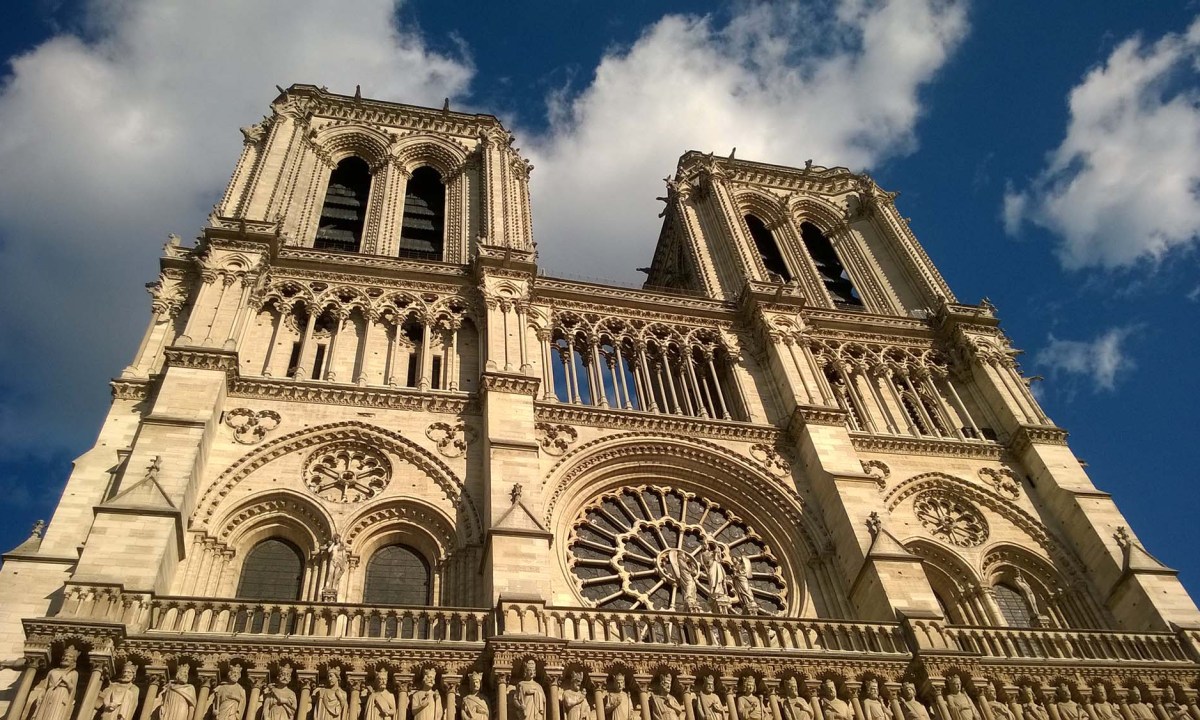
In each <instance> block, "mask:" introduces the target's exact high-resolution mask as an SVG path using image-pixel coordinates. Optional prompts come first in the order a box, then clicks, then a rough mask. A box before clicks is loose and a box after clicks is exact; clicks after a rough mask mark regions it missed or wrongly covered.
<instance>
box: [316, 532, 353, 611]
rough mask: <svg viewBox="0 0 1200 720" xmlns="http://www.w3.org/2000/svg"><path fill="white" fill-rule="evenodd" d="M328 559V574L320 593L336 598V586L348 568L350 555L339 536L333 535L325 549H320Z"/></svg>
mask: <svg viewBox="0 0 1200 720" xmlns="http://www.w3.org/2000/svg"><path fill="white" fill-rule="evenodd" d="M321 549H322V550H324V551H325V553H326V554H327V555H328V557H329V573H328V574H327V575H326V576H325V587H324V589H323V590H322V593H323V594H324V595H326V596H330V597H337V592H338V584H339V583H340V582H341V580H342V576H343V575H345V574H346V568H348V567H350V553H349V551H347V550H346V543H344V542H342V538H341V536H338V535H334V536H333V539H332V540H330V541H329V542H328V543H327V544H326V545H325V547H323V548H321Z"/></svg>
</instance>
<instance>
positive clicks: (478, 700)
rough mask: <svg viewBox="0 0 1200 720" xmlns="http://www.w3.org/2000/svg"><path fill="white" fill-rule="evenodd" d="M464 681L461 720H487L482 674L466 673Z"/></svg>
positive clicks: (487, 711) (487, 713)
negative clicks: (465, 681)
mask: <svg viewBox="0 0 1200 720" xmlns="http://www.w3.org/2000/svg"><path fill="white" fill-rule="evenodd" d="M466 679H467V684H466V687H465V688H463V696H462V720H488V718H489V717H490V716H491V714H492V713H491V710H489V709H488V704H487V700H485V699H484V697H483V673H479V672H473V673H467V678H466ZM368 720H370V719H369V718H368Z"/></svg>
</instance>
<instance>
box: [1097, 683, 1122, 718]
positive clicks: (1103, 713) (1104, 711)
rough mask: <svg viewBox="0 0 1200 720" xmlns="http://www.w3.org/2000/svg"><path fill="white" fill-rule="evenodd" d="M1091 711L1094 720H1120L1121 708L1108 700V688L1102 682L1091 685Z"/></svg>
mask: <svg viewBox="0 0 1200 720" xmlns="http://www.w3.org/2000/svg"><path fill="white" fill-rule="evenodd" d="M1092 712H1094V713H1095V714H1096V720H1122V717H1121V709H1120V708H1119V707H1117V706H1116V705H1115V704H1114V703H1110V702H1109V701H1108V688H1106V687H1104V683H1096V684H1095V685H1094V686H1092Z"/></svg>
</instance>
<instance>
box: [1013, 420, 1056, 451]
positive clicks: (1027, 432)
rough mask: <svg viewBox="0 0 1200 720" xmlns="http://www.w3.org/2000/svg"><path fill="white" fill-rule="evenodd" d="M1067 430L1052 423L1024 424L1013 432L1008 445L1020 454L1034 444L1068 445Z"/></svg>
mask: <svg viewBox="0 0 1200 720" xmlns="http://www.w3.org/2000/svg"><path fill="white" fill-rule="evenodd" d="M1066 444H1067V431H1066V430H1063V429H1062V428H1058V427H1054V426H1052V425H1022V426H1020V427H1019V428H1017V431H1016V432H1015V433H1013V436H1012V440H1010V441H1009V443H1008V446H1009V447H1010V448H1011V449H1012V451H1013V452H1014V453H1016V454H1018V455H1022V454H1024V453H1025V451H1026V450H1028V449H1029V448H1030V447H1031V446H1033V445H1066Z"/></svg>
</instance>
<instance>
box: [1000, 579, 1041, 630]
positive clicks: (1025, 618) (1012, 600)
mask: <svg viewBox="0 0 1200 720" xmlns="http://www.w3.org/2000/svg"><path fill="white" fill-rule="evenodd" d="M992 594H993V595H994V596H995V598H996V606H997V607H999V608H1000V615H1001V616H1003V618H1004V622H1005V624H1006V625H1008V626H1009V627H1015V628H1028V627H1033V626H1034V622H1033V614H1032V613H1031V612H1030V611H1029V602H1028V601H1027V600H1026V599H1025V596H1024V595H1022V594H1021V592H1020V591H1019V590H1016V589H1014V588H1012V587H1010V586H1009V585H1008V584H1007V583H1002V582H1000V583H996V584H995V585H993V586H992Z"/></svg>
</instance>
